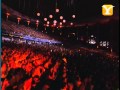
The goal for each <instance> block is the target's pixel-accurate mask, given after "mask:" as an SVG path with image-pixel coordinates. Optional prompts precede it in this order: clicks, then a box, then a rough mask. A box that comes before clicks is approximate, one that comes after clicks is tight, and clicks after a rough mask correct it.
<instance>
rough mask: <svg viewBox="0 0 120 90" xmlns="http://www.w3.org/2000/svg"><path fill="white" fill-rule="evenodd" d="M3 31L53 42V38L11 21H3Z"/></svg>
mask: <svg viewBox="0 0 120 90" xmlns="http://www.w3.org/2000/svg"><path fill="white" fill-rule="evenodd" d="M2 29H4V30H5V31H3V32H9V33H14V34H15V33H16V34H20V35H24V36H25V35H30V36H32V37H36V38H41V39H48V40H52V39H53V38H52V37H50V36H48V35H46V34H44V33H42V32H39V31H37V30H35V29H33V28H31V27H26V26H25V25H18V24H17V23H14V22H11V21H9V20H7V21H6V20H4V19H3V20H2Z"/></svg>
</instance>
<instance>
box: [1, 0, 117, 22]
mask: <svg viewBox="0 0 120 90" xmlns="http://www.w3.org/2000/svg"><path fill="white" fill-rule="evenodd" d="M2 2H3V3H5V4H7V5H8V6H10V7H11V8H13V9H15V10H17V11H19V12H21V13H23V14H25V15H27V16H30V17H32V18H38V17H37V16H36V13H37V12H40V13H41V17H40V19H43V18H44V17H48V16H49V15H50V14H53V15H54V16H55V18H58V17H59V16H60V15H63V16H64V18H65V19H66V20H68V21H73V22H77V23H80V22H83V21H90V20H95V19H96V18H98V17H100V18H101V17H103V16H102V15H101V8H102V7H101V6H102V5H103V4H112V5H114V6H115V8H114V17H116V16H118V15H119V0H2ZM56 6H57V7H58V8H59V9H60V12H59V13H58V14H55V8H56ZM73 14H75V15H76V19H74V20H73V19H72V18H71V17H72V15H73Z"/></svg>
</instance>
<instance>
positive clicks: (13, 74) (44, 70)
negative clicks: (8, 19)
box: [1, 42, 119, 90]
mask: <svg viewBox="0 0 120 90" xmlns="http://www.w3.org/2000/svg"><path fill="white" fill-rule="evenodd" d="M2 46H3V48H2V68H1V69H2V76H1V77H2V83H1V86H2V90H117V89H119V71H118V70H119V60H118V58H114V60H111V58H108V57H105V56H102V55H100V54H97V53H92V52H91V53H90V52H89V53H88V52H85V51H74V52H73V51H68V50H67V51H64V52H63V51H55V50H53V51H51V49H46V48H43V47H38V46H31V45H27V44H16V43H13V42H4V43H2ZM49 48H50V47H49Z"/></svg>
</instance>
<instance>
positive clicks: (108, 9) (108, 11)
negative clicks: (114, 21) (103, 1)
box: [102, 4, 114, 16]
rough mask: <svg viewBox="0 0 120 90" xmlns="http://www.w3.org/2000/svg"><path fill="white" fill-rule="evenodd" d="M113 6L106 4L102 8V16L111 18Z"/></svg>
mask: <svg viewBox="0 0 120 90" xmlns="http://www.w3.org/2000/svg"><path fill="white" fill-rule="evenodd" d="M113 7H114V6H113V5H110V4H107V5H103V6H102V15H103V16H112V15H113Z"/></svg>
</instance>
